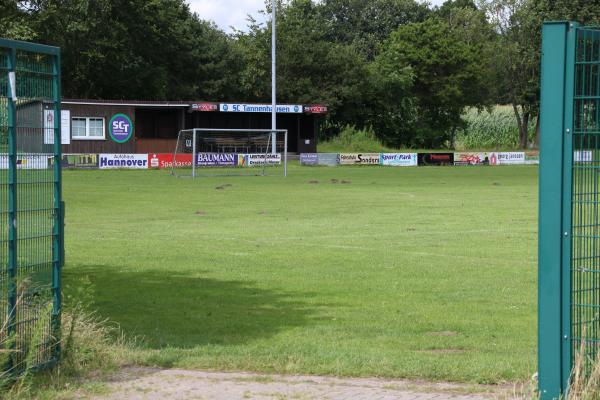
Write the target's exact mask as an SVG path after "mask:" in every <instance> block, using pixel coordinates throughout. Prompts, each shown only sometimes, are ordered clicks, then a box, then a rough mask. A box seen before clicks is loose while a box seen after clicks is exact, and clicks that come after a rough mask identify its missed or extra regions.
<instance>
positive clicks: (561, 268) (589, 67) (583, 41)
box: [538, 22, 600, 399]
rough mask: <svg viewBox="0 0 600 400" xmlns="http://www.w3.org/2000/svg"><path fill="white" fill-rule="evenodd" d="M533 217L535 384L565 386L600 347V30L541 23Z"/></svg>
mask: <svg viewBox="0 0 600 400" xmlns="http://www.w3.org/2000/svg"><path fill="white" fill-rule="evenodd" d="M541 84H542V91H541V107H540V109H541V111H540V112H541V130H542V131H541V140H542V142H541V161H540V163H541V165H540V214H539V217H540V222H539V351H538V363H539V366H538V367H539V370H538V371H539V388H540V394H541V397H542V399H555V398H558V397H559V396H560V395H561V394H564V393H565V392H566V391H567V389H568V384H569V377H570V374H571V370H572V367H573V365H574V359H575V357H577V356H582V357H583V369H584V372H590V369H591V367H592V364H593V363H594V362H595V361H596V359H597V354H598V346H599V345H600V29H598V28H589V27H581V26H579V25H578V24H577V23H573V22H555V23H547V24H544V27H543V37H542V78H541Z"/></svg>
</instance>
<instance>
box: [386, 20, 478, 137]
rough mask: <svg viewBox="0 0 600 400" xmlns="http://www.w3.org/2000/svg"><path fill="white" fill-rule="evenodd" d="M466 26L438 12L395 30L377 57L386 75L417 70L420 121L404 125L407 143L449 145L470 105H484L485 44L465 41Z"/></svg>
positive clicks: (417, 117) (414, 86)
mask: <svg viewBox="0 0 600 400" xmlns="http://www.w3.org/2000/svg"><path fill="white" fill-rule="evenodd" d="M462 35H463V33H462V32H461V30H460V29H455V28H454V27H452V26H451V25H450V24H449V23H448V22H447V21H445V20H443V19H441V18H438V17H434V18H430V19H428V20H426V21H424V22H422V23H415V24H409V25H404V26H402V27H400V28H399V29H398V30H396V31H395V32H393V33H392V35H391V37H390V39H389V40H388V41H386V42H385V43H384V45H383V46H382V51H381V54H380V55H379V57H378V58H377V59H376V64H377V65H379V66H380V70H382V71H388V72H386V74H388V75H389V74H392V73H393V74H396V75H398V76H401V75H403V74H405V73H406V72H405V71H406V68H407V67H410V70H411V73H412V75H413V79H412V87H411V88H410V92H409V93H410V94H409V97H410V98H412V99H413V107H414V112H415V117H414V123H412V124H410V125H407V126H405V127H404V129H405V130H406V131H408V132H410V134H409V135H407V136H410V137H411V141H410V142H409V143H402V144H404V145H407V144H408V145H412V146H425V147H430V148H435V147H440V146H444V145H446V144H447V143H448V141H449V139H451V134H452V132H453V130H454V129H456V128H457V127H459V126H461V125H462V120H461V118H460V117H461V114H462V112H463V110H464V109H465V107H468V106H475V107H483V106H485V105H487V100H488V96H487V95H485V94H484V95H482V93H485V92H486V90H487V82H486V71H485V69H484V68H481V58H482V44H481V43H479V42H475V41H470V40H465V38H464V37H463V36H462Z"/></svg>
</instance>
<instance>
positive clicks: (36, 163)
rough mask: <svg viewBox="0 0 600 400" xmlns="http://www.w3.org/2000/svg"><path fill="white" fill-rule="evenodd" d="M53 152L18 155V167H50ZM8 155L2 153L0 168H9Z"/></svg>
mask: <svg viewBox="0 0 600 400" xmlns="http://www.w3.org/2000/svg"><path fill="white" fill-rule="evenodd" d="M53 160H54V156H53V155H52V154H31V155H27V154H20V155H18V156H17V169H48V168H52V161H53ZM8 162H9V161H8V155H6V154H3V155H0V169H8Z"/></svg>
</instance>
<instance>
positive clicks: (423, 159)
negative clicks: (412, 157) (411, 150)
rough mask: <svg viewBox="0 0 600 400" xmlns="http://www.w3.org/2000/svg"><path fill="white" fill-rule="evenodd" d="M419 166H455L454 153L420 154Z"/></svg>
mask: <svg viewBox="0 0 600 400" xmlns="http://www.w3.org/2000/svg"><path fill="white" fill-rule="evenodd" d="M417 160H418V163H419V165H423V166H427V165H452V164H454V153H419V154H418V155H417Z"/></svg>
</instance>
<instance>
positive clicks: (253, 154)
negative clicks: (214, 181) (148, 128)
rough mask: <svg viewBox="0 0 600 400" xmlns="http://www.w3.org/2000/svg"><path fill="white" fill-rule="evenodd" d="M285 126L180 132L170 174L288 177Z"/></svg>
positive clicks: (185, 130) (186, 130) (200, 129)
mask: <svg viewBox="0 0 600 400" xmlns="http://www.w3.org/2000/svg"><path fill="white" fill-rule="evenodd" d="M287 146H288V132H287V130H286V129H275V130H273V129H212V128H194V129H184V130H181V131H179V134H178V135H177V143H176V145H175V150H174V151H173V163H172V167H171V174H172V175H174V176H179V177H191V178H195V177H198V176H240V175H248V176H252V175H253V176H265V175H283V176H287V158H288V157H287V156H288V154H287Z"/></svg>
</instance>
